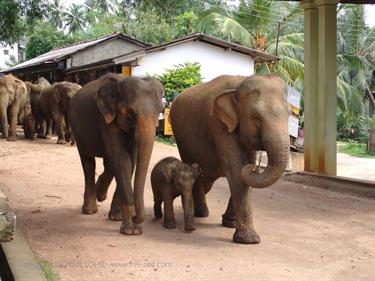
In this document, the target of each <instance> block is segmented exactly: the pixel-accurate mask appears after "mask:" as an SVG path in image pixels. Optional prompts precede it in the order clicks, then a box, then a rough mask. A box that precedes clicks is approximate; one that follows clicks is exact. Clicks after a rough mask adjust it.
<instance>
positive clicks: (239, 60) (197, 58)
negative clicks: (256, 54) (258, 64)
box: [132, 41, 254, 81]
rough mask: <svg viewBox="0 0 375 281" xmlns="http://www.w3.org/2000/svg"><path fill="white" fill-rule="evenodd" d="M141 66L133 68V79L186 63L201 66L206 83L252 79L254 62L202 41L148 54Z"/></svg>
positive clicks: (241, 55)
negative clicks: (222, 78) (241, 77)
mask: <svg viewBox="0 0 375 281" xmlns="http://www.w3.org/2000/svg"><path fill="white" fill-rule="evenodd" d="M138 61H139V66H135V67H132V75H134V76H144V75H155V74H163V73H164V72H165V71H166V70H167V69H171V68H174V65H176V64H180V63H185V62H199V63H200V64H201V75H202V77H203V81H209V80H211V79H213V78H215V77H217V76H219V75H223V74H230V75H251V74H253V73H254V60H253V59H252V58H251V57H250V56H248V55H244V54H241V53H238V52H234V51H231V50H226V49H224V48H221V47H216V46H214V45H211V44H207V43H203V42H200V41H193V42H187V43H182V44H179V45H175V46H171V47H167V48H166V49H164V50H159V51H155V52H152V53H148V54H147V55H146V56H144V57H143V58H140V59H139V60H138Z"/></svg>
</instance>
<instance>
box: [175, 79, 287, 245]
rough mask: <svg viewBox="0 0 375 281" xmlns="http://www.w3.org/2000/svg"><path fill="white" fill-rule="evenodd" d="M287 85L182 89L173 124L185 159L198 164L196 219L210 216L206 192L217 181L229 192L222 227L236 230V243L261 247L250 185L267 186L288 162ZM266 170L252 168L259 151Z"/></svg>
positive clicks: (231, 82)
mask: <svg viewBox="0 0 375 281" xmlns="http://www.w3.org/2000/svg"><path fill="white" fill-rule="evenodd" d="M286 89H287V87H286V84H285V83H284V82H283V81H282V80H281V79H280V78H279V77H277V76H257V75H255V76H251V77H245V76H227V75H225V76H219V77H217V78H215V79H213V80H211V81H210V82H207V83H203V84H200V85H198V86H195V87H191V88H189V89H186V90H185V91H183V92H182V93H181V94H180V95H179V96H178V97H177V98H176V99H175V100H174V102H173V104H172V108H171V123H172V128H173V132H174V135H175V138H176V142H177V146H178V150H179V152H180V155H181V159H182V160H183V161H184V162H186V163H190V164H192V163H198V164H199V165H200V167H201V168H202V174H201V176H200V177H199V178H198V179H197V181H196V182H195V184H194V205H195V215H196V216H198V217H206V216H208V208H207V204H206V198H205V195H206V193H207V192H208V191H209V190H210V189H211V187H212V185H213V183H214V181H215V180H216V179H217V178H219V177H224V176H225V177H226V178H227V180H228V182H229V186H230V191H231V198H230V199H229V203H228V207H227V210H226V212H225V214H224V215H223V225H224V226H228V227H236V231H235V233H234V235H233V241H234V242H236V243H243V244H253V243H259V242H260V239H259V236H258V234H257V233H256V231H255V230H254V226H253V219H252V210H251V205H250V194H251V188H250V186H251V187H254V188H263V187H266V186H269V185H271V184H273V183H274V182H275V181H276V180H278V179H279V178H280V176H281V175H282V173H283V171H284V169H285V167H286V164H287V160H288V152H289V136H288V117H289V110H288V103H287V100H286ZM256 150H265V151H266V152H267V154H268V166H267V168H266V169H265V170H264V172H263V173H261V174H259V173H257V172H256V171H255V169H254V163H255V151H256Z"/></svg>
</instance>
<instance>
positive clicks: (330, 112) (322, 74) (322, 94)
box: [315, 0, 338, 176]
mask: <svg viewBox="0 0 375 281" xmlns="http://www.w3.org/2000/svg"><path fill="white" fill-rule="evenodd" d="M315 3H316V6H317V7H318V17H319V24H318V25H319V32H318V36H319V38H318V40H319V43H318V44H319V61H318V63H319V67H318V79H319V83H318V93H319V110H318V112H317V113H318V114H317V116H318V119H319V121H318V123H319V133H318V135H319V172H320V173H322V174H327V175H331V176H335V175H336V170H337V169H336V168H337V161H336V158H337V157H336V156H337V152H336V140H337V128H336V104H337V98H336V88H337V86H336V27H337V20H336V6H337V3H338V0H315Z"/></svg>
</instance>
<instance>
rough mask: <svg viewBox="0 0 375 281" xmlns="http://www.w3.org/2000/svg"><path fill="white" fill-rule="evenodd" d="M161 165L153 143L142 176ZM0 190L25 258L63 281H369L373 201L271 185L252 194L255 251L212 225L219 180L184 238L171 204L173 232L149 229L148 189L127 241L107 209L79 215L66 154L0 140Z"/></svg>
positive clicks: (76, 168)
mask: <svg viewBox="0 0 375 281" xmlns="http://www.w3.org/2000/svg"><path fill="white" fill-rule="evenodd" d="M171 155H177V150H176V148H175V147H172V146H167V145H164V144H160V143H156V145H155V147H154V152H153V156H152V162H151V167H152V166H153V165H154V164H155V163H156V162H157V161H158V160H160V159H161V158H163V157H166V156H171ZM97 169H98V173H99V172H100V171H101V169H102V164H101V161H97ZM0 189H1V190H2V191H3V192H4V193H5V194H7V195H8V197H9V198H10V205H11V206H12V208H13V209H14V210H15V211H17V216H18V226H19V227H20V228H21V229H22V230H23V232H24V234H25V235H26V238H27V240H28V242H29V244H30V246H31V248H32V250H33V251H34V253H35V254H36V255H37V256H39V257H42V258H43V259H46V260H48V261H49V262H50V263H51V264H52V265H53V269H54V270H55V271H56V272H57V273H58V275H59V278H60V280H63V281H65V280H77V281H78V280H79V281H81V280H83V281H85V280H87V281H88V280H90V281H93V280H105V281H112V280H116V281H117V280H153V281H154V280H155V281H157V280H218V281H220V280H223V281H224V280H254V281H255V280H256V281H261V280H264V281H270V280H275V281H283V280H288V281H293V280H296V281H297V280H298V281H304V280H306V281H311V280H322V281H323V280H340V281H345V280H350V281H352V280H356V281H358V280H363V281H371V280H375V271H374V264H375V204H374V201H373V200H368V199H364V198H357V197H353V196H349V195H344V194H339V193H335V192H330V191H326V190H321V189H318V188H314V187H307V186H302V185H299V184H293V183H290V182H282V181H279V182H278V183H277V184H275V185H273V186H272V187H270V188H268V189H264V190H256V191H254V192H253V194H254V196H253V208H254V216H255V225H256V229H257V231H258V233H259V234H260V236H261V239H262V242H261V243H260V244H258V245H237V244H234V243H232V242H231V238H232V235H233V230H232V229H228V228H223V227H221V225H220V222H221V214H222V213H223V212H224V210H225V207H226V203H227V200H228V197H229V194H228V186H227V183H226V181H225V180H224V179H220V180H218V181H217V182H216V183H215V186H214V188H213V190H212V191H211V192H210V194H209V196H208V204H209V207H210V216H209V217H208V218H202V219H196V226H197V229H196V230H195V231H194V232H193V233H184V232H183V218H182V208H181V203H180V201H179V200H176V201H175V211H176V216H177V218H176V219H177V225H178V228H177V229H175V230H167V229H164V228H163V227H162V225H161V222H160V221H154V220H153V214H152V192H151V187H150V184H149V181H148V182H147V183H146V190H145V203H146V213H147V218H146V222H145V224H144V234H143V235H142V236H138V237H128V236H124V235H121V234H120V233H119V227H120V223H119V222H111V221H108V220H107V212H108V210H109V204H110V201H109V200H107V201H105V202H104V203H102V204H100V208H99V212H98V213H97V214H95V215H91V216H87V215H83V214H81V212H80V208H81V204H82V196H83V174H82V169H81V166H80V161H79V157H78V153H77V151H76V148H75V147H70V146H68V145H66V146H65V145H63V146H58V145H56V144H55V141H54V140H37V141H34V142H30V141H26V140H23V139H20V140H19V141H18V142H16V143H9V142H6V141H4V140H0ZM113 189H114V186H113V184H112V186H111V192H113Z"/></svg>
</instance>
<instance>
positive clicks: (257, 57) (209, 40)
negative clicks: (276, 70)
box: [114, 33, 279, 64]
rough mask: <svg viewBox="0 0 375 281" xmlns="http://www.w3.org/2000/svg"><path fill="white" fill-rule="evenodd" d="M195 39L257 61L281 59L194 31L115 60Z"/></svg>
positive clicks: (124, 60) (130, 57) (118, 61)
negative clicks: (245, 55)
mask: <svg viewBox="0 0 375 281" xmlns="http://www.w3.org/2000/svg"><path fill="white" fill-rule="evenodd" d="M194 40H199V41H202V42H205V43H208V44H212V45H216V46H219V47H222V48H228V49H232V50H233V51H236V52H239V53H243V54H247V55H249V56H251V57H252V58H253V59H254V61H255V62H274V61H277V60H279V58H278V57H276V56H273V55H270V54H267V53H264V52H261V51H258V50H255V49H252V48H248V47H245V46H242V45H239V44H236V43H232V42H229V41H225V40H222V39H219V38H216V37H213V36H210V35H207V34H204V33H193V34H191V35H188V36H185V37H182V38H179V39H176V40H173V41H170V42H166V43H162V44H160V45H157V46H152V47H149V48H146V49H142V50H135V51H133V52H131V53H129V54H125V55H123V56H119V57H118V58H116V59H114V61H115V63H116V64H118V63H122V62H127V61H130V60H132V59H136V58H138V57H141V56H144V55H146V54H147V53H151V52H155V51H158V50H162V49H165V48H167V47H171V46H174V45H179V44H182V43H185V42H190V41H194Z"/></svg>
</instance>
